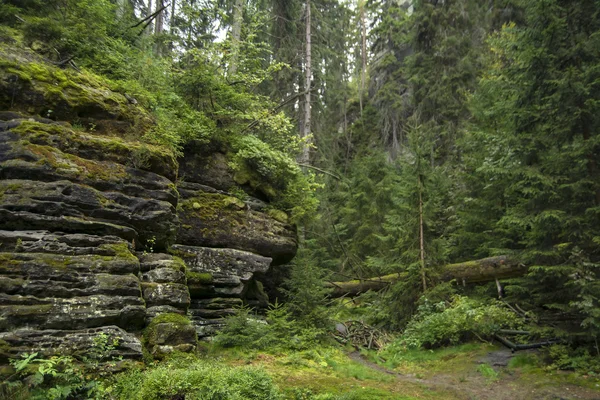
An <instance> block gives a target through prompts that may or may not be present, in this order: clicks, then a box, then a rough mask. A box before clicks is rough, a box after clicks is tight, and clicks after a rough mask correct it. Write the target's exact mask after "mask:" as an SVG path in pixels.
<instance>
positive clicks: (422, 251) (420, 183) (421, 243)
mask: <svg viewBox="0 0 600 400" xmlns="http://www.w3.org/2000/svg"><path fill="white" fill-rule="evenodd" d="M417 179H418V186H419V250H420V255H421V257H420V258H421V283H422V284H423V291H424V292H425V291H426V290H427V276H426V274H425V237H424V233H423V181H422V178H421V175H419V176H418V177H417Z"/></svg>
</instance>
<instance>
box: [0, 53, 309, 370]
mask: <svg viewBox="0 0 600 400" xmlns="http://www.w3.org/2000/svg"><path fill="white" fill-rule="evenodd" d="M22 52H25V53H26V52H27V51H26V50H23V51H22ZM0 59H1V60H2V61H3V63H0V364H6V362H7V360H8V359H9V358H15V357H18V355H19V354H20V353H23V352H33V351H37V352H39V353H41V354H42V355H44V356H49V355H53V354H75V355H82V354H84V353H85V352H86V350H88V349H89V348H90V346H92V344H93V343H94V338H96V337H98V335H106V336H107V337H109V338H110V339H111V340H112V339H117V341H118V346H117V348H116V349H115V352H114V353H115V354H114V355H115V356H122V357H124V358H141V356H142V341H141V339H140V338H141V337H142V336H143V337H144V338H145V339H147V340H146V341H145V342H144V343H145V344H146V345H147V347H148V350H149V351H150V353H151V354H153V355H154V356H156V357H162V356H164V355H165V354H168V353H170V352H173V351H193V350H194V349H195V348H196V342H197V339H198V337H200V338H208V337H210V336H213V335H214V334H215V333H216V332H217V331H218V329H220V328H221V327H222V326H223V324H224V318H225V317H227V316H229V315H233V314H234V313H235V310H236V308H238V307H240V306H242V305H244V304H252V305H264V304H266V302H267V300H268V298H267V296H266V295H265V293H264V291H263V286H262V284H261V283H260V282H258V281H257V279H256V278H257V276H261V277H265V276H269V275H270V273H271V271H272V269H271V265H272V264H273V265H279V266H280V267H279V268H284V264H285V263H287V262H288V261H289V260H291V259H292V258H293V257H294V255H295V254H296V251H297V247H298V239H297V234H296V229H295V227H294V226H292V225H290V224H289V223H288V221H287V217H286V215H285V213H283V212H281V211H279V212H277V211H275V210H273V209H270V207H269V204H268V201H269V199H272V193H273V190H272V189H273V188H272V187H270V186H269V184H268V183H265V182H261V181H260V180H257V178H256V177H257V176H258V175H256V174H253V173H252V171H246V173H247V176H246V177H245V178H244V179H243V182H242V180H240V179H239V177H236V176H235V172H234V171H232V170H231V168H230V165H229V160H228V158H227V157H228V155H227V151H228V149H226V148H224V147H223V144H214V143H210V144H208V145H207V144H198V143H195V144H188V145H187V147H186V148H185V149H184V151H183V156H182V157H181V158H180V159H179V160H176V159H175V157H174V156H173V154H172V152H170V151H169V150H166V149H164V148H160V147H156V146H153V145H151V144H147V143H142V142H140V141H138V140H135V139H131V138H136V137H137V138H139V137H142V135H143V134H144V133H145V132H147V131H148V129H149V128H150V127H151V126H152V124H153V123H154V121H153V120H152V117H151V116H150V115H149V114H148V113H147V112H146V111H144V110H143V109H141V108H139V107H137V106H135V105H134V104H132V103H130V102H128V101H127V98H126V96H124V95H123V94H122V93H116V92H113V91H111V90H109V89H108V88H105V87H101V86H100V84H99V83H93V82H88V81H87V80H85V79H80V77H78V76H77V74H75V73H72V74H71V72H69V73H68V74H67V75H69V76H68V77H67V76H66V75H65V71H63V70H58V69H57V68H54V67H53V66H50V65H46V66H44V64H43V60H41V59H37V61H36V63H37V64H36V65H37V68H42V67H43V68H47V71H45V72H47V73H44V74H41V75H43V76H44V78H43V79H41V78H39V77H31V76H28V75H27V68H28V66H27V65H28V64H30V63H31V62H32V60H36V56H35V55H34V54H29V53H27V54H25V55H23V54H20V53H19V51H17V50H15V52H14V54H5V52H2V51H0ZM41 75H40V76H41ZM15 77H17V78H19V79H15ZM25 77H27V78H28V79H21V78H25ZM63 86H64V87H63ZM57 88H58V91H59V92H60V95H57ZM63 89H64V90H63ZM7 93H11V95H10V96H8V95H7ZM49 109H51V110H54V111H53V114H52V117H53V118H56V119H59V120H60V121H53V120H51V119H49V118H45V117H47V116H48V115H49V114H48V113H47V110H49ZM26 113H27V114H26ZM44 113H46V114H44ZM75 121H77V123H78V125H80V124H83V126H84V127H87V128H88V132H84V131H83V129H79V128H78V129H73V127H72V126H71V123H74V122H75ZM90 127H92V128H93V129H90ZM198 146H200V147H198ZM203 146H204V147H203ZM178 177H183V178H184V180H185V182H182V181H181V180H180V181H179V182H178V186H177V187H176V185H175V182H177V181H178ZM240 191H242V192H245V193H246V194H248V196H241V197H242V198H244V200H240V198H238V197H236V196H234V195H232V193H238V194H239V193H240ZM167 253H170V254H167Z"/></svg>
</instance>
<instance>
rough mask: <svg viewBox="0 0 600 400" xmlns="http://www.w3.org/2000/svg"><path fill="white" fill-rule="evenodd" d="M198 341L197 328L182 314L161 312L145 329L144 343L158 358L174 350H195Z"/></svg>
mask: <svg viewBox="0 0 600 400" xmlns="http://www.w3.org/2000/svg"><path fill="white" fill-rule="evenodd" d="M197 342H198V338H197V335H196V329H195V328H194V326H193V325H192V323H191V321H190V320H189V319H188V318H187V317H185V316H183V315H180V314H175V313H167V314H161V315H159V316H157V317H156V318H154V319H153V320H152V322H150V324H149V325H148V326H147V327H146V328H145V329H144V344H145V345H146V347H147V348H148V350H149V352H150V354H152V356H154V357H156V358H162V357H164V356H165V355H167V354H170V353H172V352H174V351H179V352H191V351H194V350H195V349H196V345H197Z"/></svg>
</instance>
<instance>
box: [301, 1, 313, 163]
mask: <svg viewBox="0 0 600 400" xmlns="http://www.w3.org/2000/svg"><path fill="white" fill-rule="evenodd" d="M305 4H306V54H305V63H304V64H305V65H304V73H305V75H304V90H306V95H305V96H304V122H303V124H302V132H301V138H302V139H303V140H304V143H303V147H302V154H301V155H300V159H299V160H298V161H299V162H300V163H302V164H310V147H311V144H312V139H311V136H310V122H311V121H310V120H311V107H310V83H311V78H312V65H311V64H312V59H311V57H312V55H311V32H310V28H311V27H310V25H311V15H310V0H306V3H305Z"/></svg>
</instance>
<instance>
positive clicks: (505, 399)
mask: <svg viewBox="0 0 600 400" xmlns="http://www.w3.org/2000/svg"><path fill="white" fill-rule="evenodd" d="M513 356H514V354H512V353H511V352H510V350H504V349H503V350H497V351H492V352H489V353H488V354H486V355H485V356H484V357H482V358H480V359H478V360H476V361H474V363H476V364H484V363H485V364H488V365H491V366H492V367H493V368H494V369H495V370H496V371H497V372H500V371H505V372H506V373H502V374H501V375H499V378H498V379H497V380H495V381H490V380H487V379H486V378H484V377H483V376H481V374H479V373H477V372H472V373H469V374H468V375H466V376H457V375H456V374H454V375H453V374H452V371H449V373H448V374H437V375H433V376H431V377H428V378H418V377H416V376H414V375H412V374H401V373H398V372H396V371H392V370H390V369H388V368H385V367H383V366H381V365H379V364H376V363H374V362H372V361H370V360H368V359H367V358H366V357H365V356H363V355H362V354H360V353H359V352H358V351H354V352H351V353H349V354H348V357H349V358H350V359H351V360H353V361H355V362H357V363H360V364H362V365H364V366H366V367H368V368H370V369H373V370H375V371H378V372H381V373H384V374H387V375H392V376H394V377H395V378H396V379H397V381H398V382H410V383H413V384H419V385H422V386H423V387H424V388H426V389H428V390H431V391H443V392H446V393H448V394H452V396H454V397H455V398H457V399H461V400H462V399H464V400H600V391H598V390H592V389H588V388H585V387H580V386H576V385H571V384H565V385H562V386H560V387H551V386H549V385H544V383H543V382H537V381H520V380H519V374H518V373H515V372H508V371H507V370H505V368H506V367H507V365H508V362H509V361H510V359H511V358H512V357H513ZM599 390H600V389H599Z"/></svg>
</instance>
